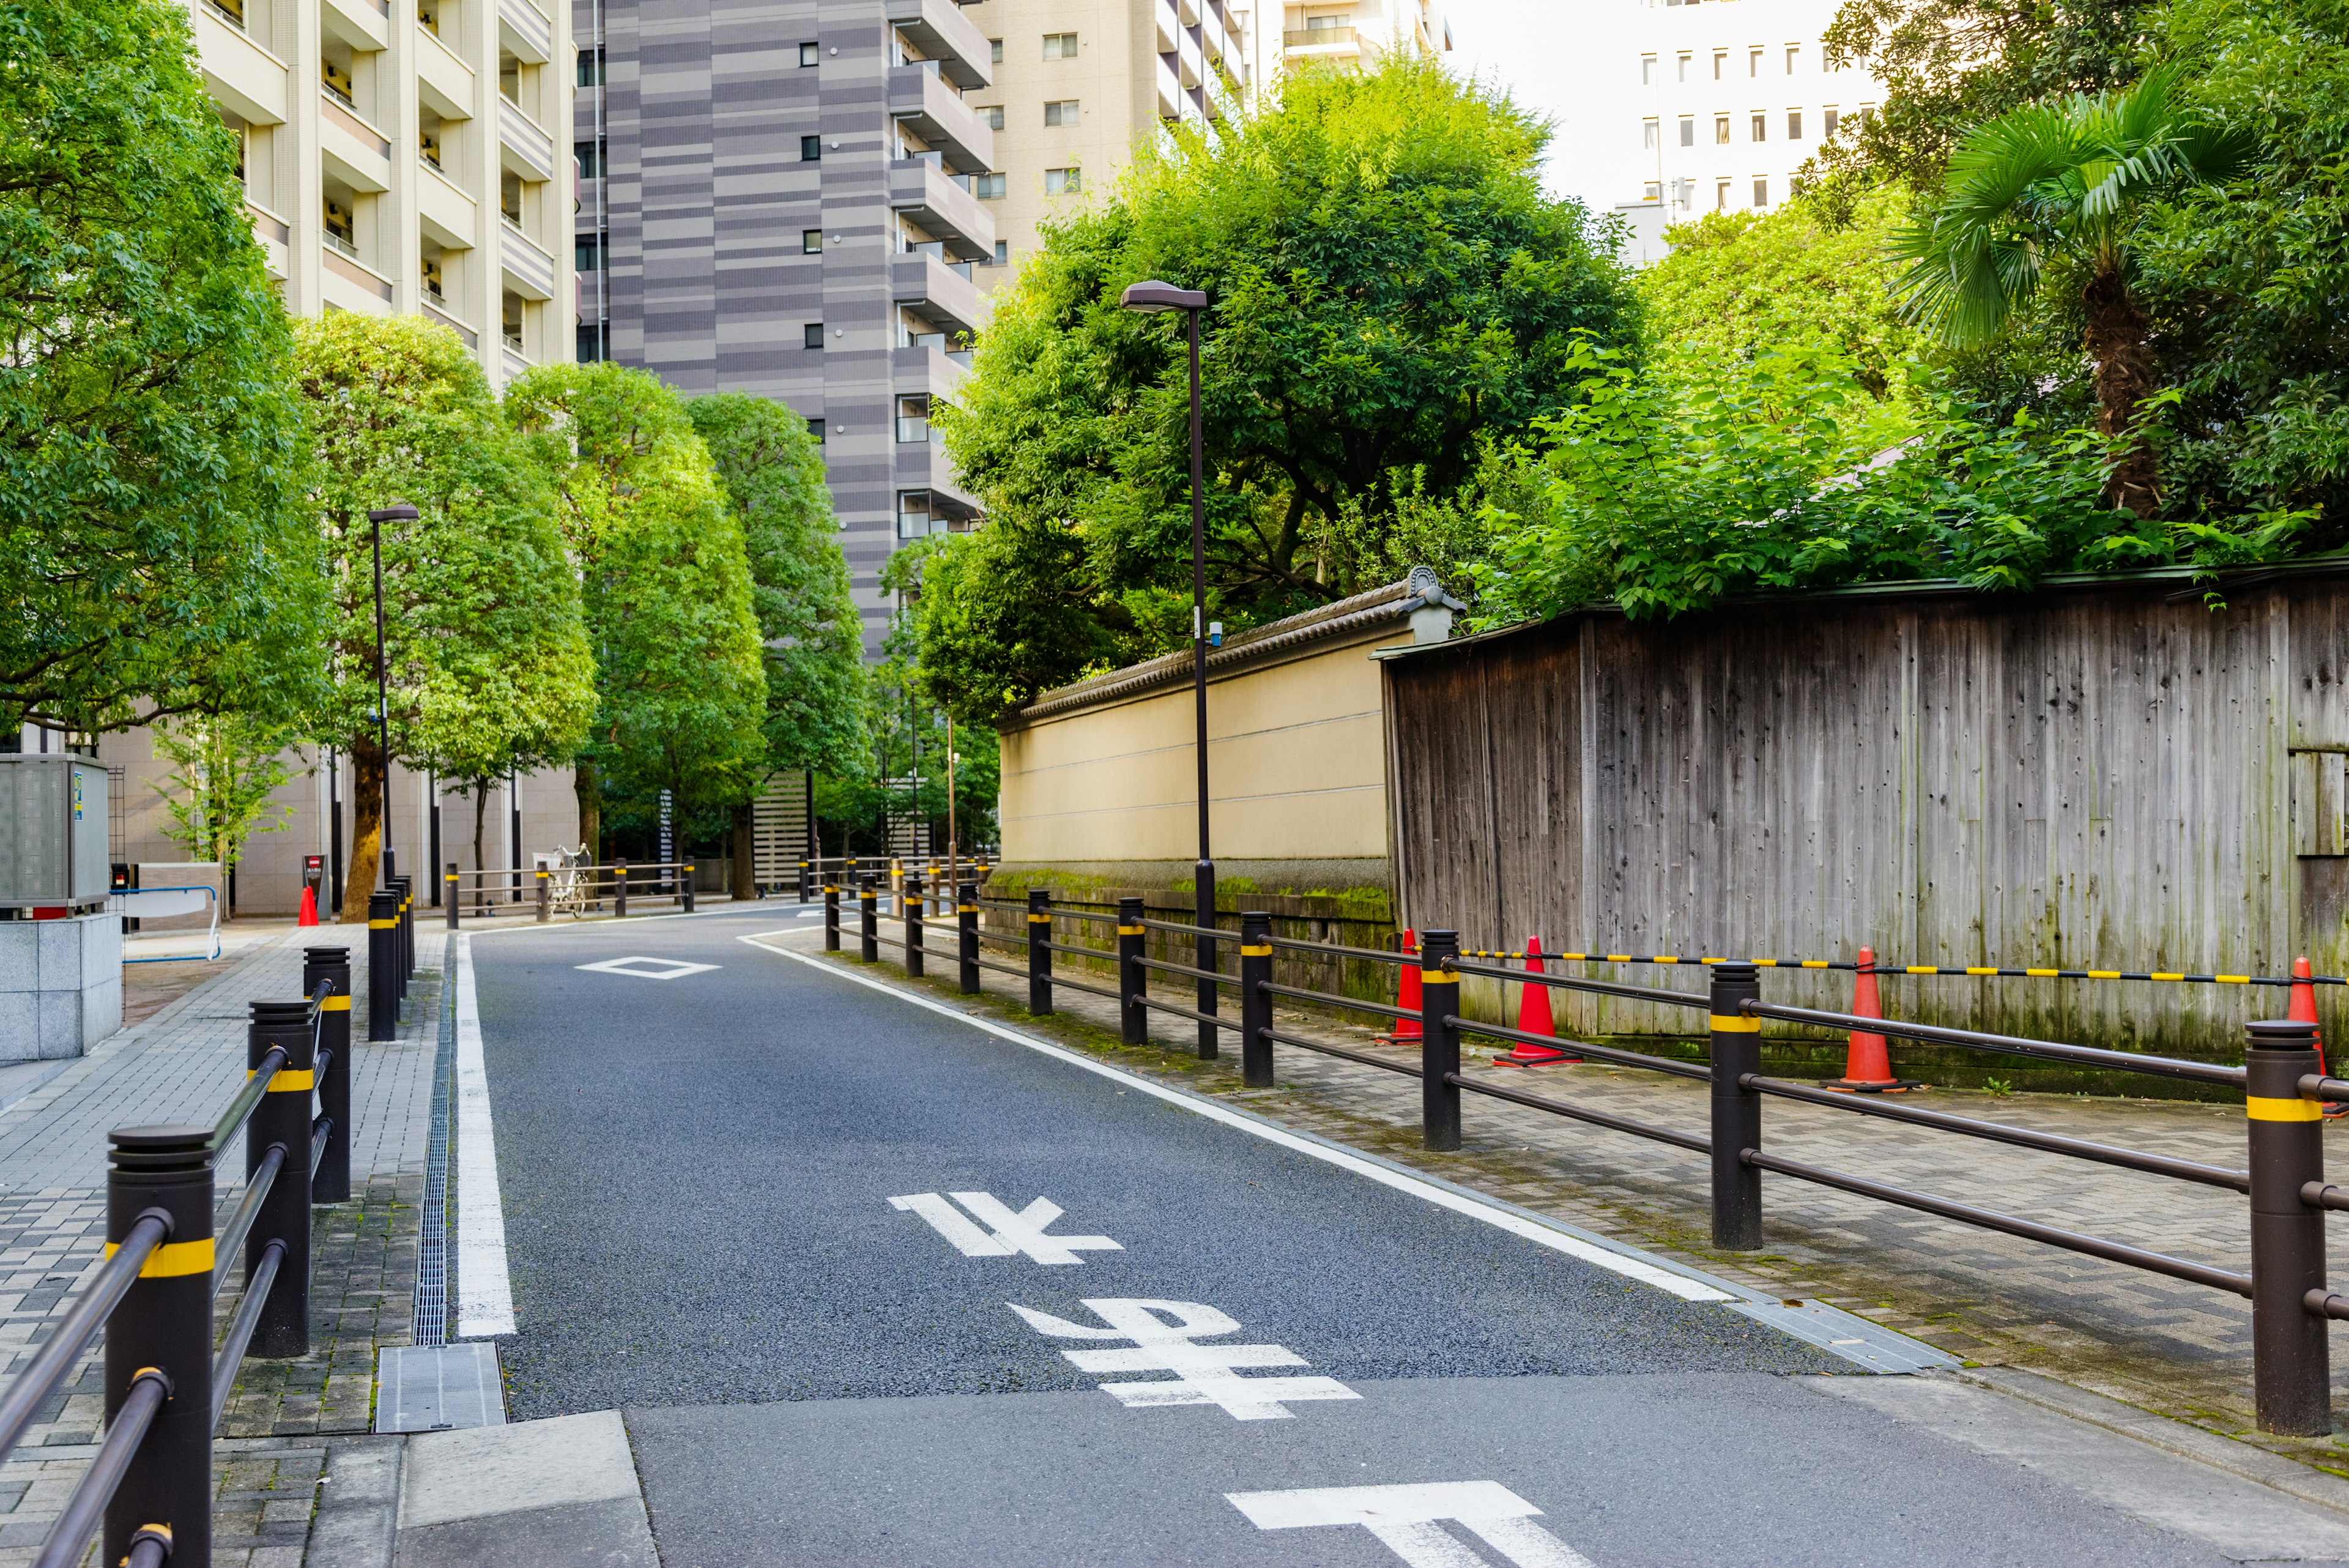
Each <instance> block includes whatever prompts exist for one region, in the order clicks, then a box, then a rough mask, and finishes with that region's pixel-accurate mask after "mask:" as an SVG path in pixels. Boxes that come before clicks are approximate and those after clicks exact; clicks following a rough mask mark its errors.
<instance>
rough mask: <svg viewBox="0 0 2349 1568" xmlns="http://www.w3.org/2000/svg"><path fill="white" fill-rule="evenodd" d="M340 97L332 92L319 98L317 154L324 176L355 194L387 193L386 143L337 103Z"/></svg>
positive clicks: (388, 154) (388, 161) (388, 158)
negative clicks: (334, 177)
mask: <svg viewBox="0 0 2349 1568" xmlns="http://www.w3.org/2000/svg"><path fill="white" fill-rule="evenodd" d="M341 97H342V95H341V94H340V93H337V92H336V91H335V89H334V88H324V89H323V90H322V91H321V92H320V93H319V95H318V99H319V101H318V151H319V154H320V156H321V158H322V160H323V161H325V163H326V170H327V172H329V173H331V174H333V175H335V176H336V178H337V179H339V180H341V181H342V182H344V183H346V184H347V185H348V186H350V188H351V189H352V190H354V191H388V190H390V189H391V142H390V140H389V139H388V138H387V137H386V136H385V135H384V134H383V132H381V131H380V130H377V129H376V128H375V127H374V126H372V125H369V124H368V123H367V121H366V120H364V119H360V118H359V117H358V116H357V115H356V114H354V113H352V112H351V111H350V110H349V109H345V108H344V107H343V106H342V104H341V103H337V102H336V99H339V98H341ZM345 101H347V100H345Z"/></svg>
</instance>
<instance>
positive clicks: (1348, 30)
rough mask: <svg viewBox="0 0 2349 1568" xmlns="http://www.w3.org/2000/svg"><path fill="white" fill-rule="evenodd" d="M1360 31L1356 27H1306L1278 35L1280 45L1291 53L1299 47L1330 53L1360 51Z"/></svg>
mask: <svg viewBox="0 0 2349 1568" xmlns="http://www.w3.org/2000/svg"><path fill="white" fill-rule="evenodd" d="M1360 46H1361V29H1360V28H1356V27H1307V28H1304V29H1302V30H1299V31H1289V32H1285V33H1283V34H1281V35H1280V47H1282V48H1284V49H1287V50H1288V51H1289V52H1290V53H1291V54H1294V53H1296V52H1297V51H1298V50H1299V49H1306V50H1310V51H1313V52H1315V53H1323V54H1330V55H1338V54H1349V55H1350V54H1357V53H1360V52H1361V51H1360Z"/></svg>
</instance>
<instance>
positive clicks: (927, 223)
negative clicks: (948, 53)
mask: <svg viewBox="0 0 2349 1568" xmlns="http://www.w3.org/2000/svg"><path fill="white" fill-rule="evenodd" d="M580 205H581V210H582V211H589V210H592V209H590V208H589V207H588V205H587V202H586V192H585V189H584V188H583V189H582V192H581V195H580ZM889 205H890V206H891V207H892V208H894V209H895V211H896V212H897V213H900V214H901V215H903V216H904V217H905V218H907V219H908V220H910V221H911V222H913V223H916V225H918V226H919V227H920V228H922V229H924V230H925V231H926V232H928V233H930V234H937V235H939V236H940V237H941V238H943V239H944V240H945V242H946V248H947V251H948V252H950V253H951V254H953V256H954V259H956V260H957V261H987V260H988V259H990V258H992V257H993V256H994V254H995V219H994V216H993V215H992V214H991V213H988V210H987V204H986V203H985V202H981V201H980V200H979V199H978V197H976V196H974V195H972V194H971V193H970V192H968V191H966V190H964V189H963V188H962V187H961V186H960V185H958V184H957V183H956V182H955V181H954V179H953V177H952V176H951V175H949V174H947V171H946V170H945V169H944V167H942V166H941V163H940V161H939V160H937V159H936V158H935V157H929V156H925V157H920V158H900V159H897V160H895V161H893V162H892V163H891V164H890V165H889Z"/></svg>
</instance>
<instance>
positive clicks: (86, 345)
mask: <svg viewBox="0 0 2349 1568" xmlns="http://www.w3.org/2000/svg"><path fill="white" fill-rule="evenodd" d="M234 168H235V144H234V141H233V138H232V137H231V136H230V135H229V133H228V131H227V130H225V129H224V128H223V127H222V124H221V121H220V116H219V115H218V113H217V112H215V110H214V109H213V108H212V102H211V100H210V99H208V98H207V97H206V96H205V94H204V89H203V84H202V80H201V79H200V78H199V77H198V76H197V73H196V70H195V67H194V65H193V63H192V47H191V40H190V37H189V31H188V14H187V11H186V9H185V8H184V7H182V6H181V5H177V4H174V3H173V0H37V3H19V4H13V5H0V343H5V353H0V585H5V586H0V729H5V730H9V731H13V730H14V729H15V728H16V726H17V724H19V723H20V722H25V721H27V720H29V721H31V722H35V723H39V724H44V725H47V726H49V727H51V728H57V729H77V730H109V729H120V728H125V727H128V726H129V725H133V724H137V723H141V722H147V721H148V720H150V718H152V717H154V716H156V715H158V714H166V713H174V712H191V711H218V710H221V709H223V708H242V709H245V710H249V711H266V712H268V713H271V714H273V715H276V716H279V717H283V716H287V715H291V714H295V713H298V712H299V711H302V710H303V709H304V708H305V706H307V704H308V703H309V702H310V701H312V699H313V698H314V697H315V695H316V691H315V677H316V659H314V658H313V657H311V656H310V652H309V650H310V649H311V648H312V647H313V646H314V644H315V640H316V634H317V629H318V611H319V598H318V592H317V587H318V575H317V567H316V560H317V554H316V543H317V541H316V533H315V531H313V530H312V529H310V528H309V527H308V525H307V522H306V519H305V515H304V513H303V510H302V508H301V506H300V504H299V499H300V491H301V488H302V484H303V477H302V465H303V455H304V454H303V443H302V413H301V409H300V406H299V403H298V401H297V400H296V399H295V391H294V375H293V360H292V340H291V337H290V334H289V332H288V329H287V324H286V320H285V311H284V309H283V308H282V307H281V306H280V305H279V304H278V301H277V296H276V294H275V292H274V290H273V289H272V288H271V287H270V285H269V279H268V277H267V275H266V273H265V271H264V265H263V259H262V254H261V249H260V246H259V245H258V244H256V243H255V242H254V237H253V230H252V224H251V223H250V222H249V220H248V219H247V218H246V216H245V213H244V199H243V192H242V190H241V189H240V188H239V186H238V182H237V181H236V178H235V174H234Z"/></svg>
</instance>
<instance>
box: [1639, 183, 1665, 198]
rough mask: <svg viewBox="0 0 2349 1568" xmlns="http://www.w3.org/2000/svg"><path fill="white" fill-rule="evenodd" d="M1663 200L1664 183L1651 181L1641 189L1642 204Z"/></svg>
mask: <svg viewBox="0 0 2349 1568" xmlns="http://www.w3.org/2000/svg"><path fill="white" fill-rule="evenodd" d="M1663 199H1664V182H1662V181H1661V180H1651V181H1649V182H1647V183H1646V184H1645V185H1642V186H1640V200H1641V201H1642V202H1661V201H1662V200H1663Z"/></svg>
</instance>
